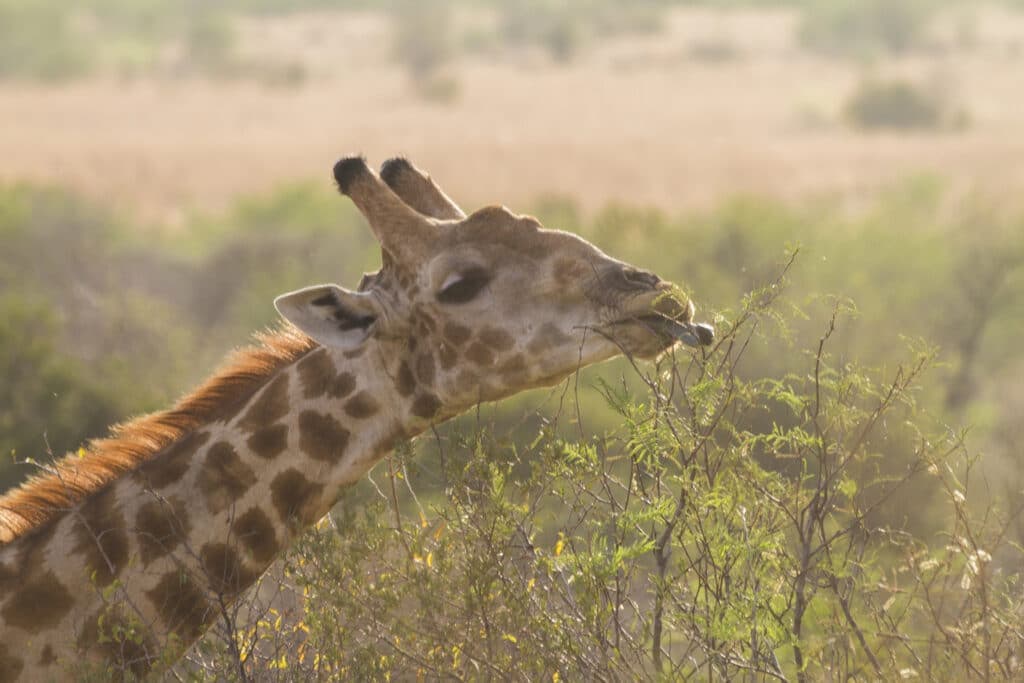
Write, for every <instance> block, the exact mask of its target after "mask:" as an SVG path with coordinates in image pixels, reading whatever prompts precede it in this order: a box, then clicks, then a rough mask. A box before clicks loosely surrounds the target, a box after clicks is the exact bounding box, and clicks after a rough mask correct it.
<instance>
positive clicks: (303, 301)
mask: <svg viewBox="0 0 1024 683" xmlns="http://www.w3.org/2000/svg"><path fill="white" fill-rule="evenodd" d="M274 307H275V308H276V309H277V312H278V313H280V314H281V316H282V317H283V318H285V319H286V320H287V321H288V322H290V323H291V324H292V325H295V327H297V328H299V329H300V330H302V331H303V332H305V333H306V334H308V335H309V336H310V337H312V338H313V339H314V340H316V341H318V342H320V343H321V344H323V345H324V346H331V347H335V348H340V349H344V350H351V349H354V348H356V347H358V346H360V345H362V343H363V342H364V341H365V340H366V338H367V337H369V336H370V334H371V332H372V331H373V327H374V325H376V324H377V320H378V318H380V310H379V308H378V304H377V301H376V299H374V298H373V295H372V294H368V293H366V292H353V291H350V290H347V289H343V288H341V287H339V286H338V285H316V286H315V287H306V288H305V289H300V290H297V291H294V292H289V293H288V294H282V295H281V296H279V297H277V298H276V299H274Z"/></svg>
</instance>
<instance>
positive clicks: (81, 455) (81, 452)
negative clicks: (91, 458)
mask: <svg viewBox="0 0 1024 683" xmlns="http://www.w3.org/2000/svg"><path fill="white" fill-rule="evenodd" d="M78 457H79V458H84V457H85V448H83V447H82V446H79V447H78Z"/></svg>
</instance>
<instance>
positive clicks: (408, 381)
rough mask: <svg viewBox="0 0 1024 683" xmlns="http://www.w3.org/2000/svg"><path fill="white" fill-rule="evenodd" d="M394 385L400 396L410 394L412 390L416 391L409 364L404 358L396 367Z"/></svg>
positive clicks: (414, 379)
mask: <svg viewBox="0 0 1024 683" xmlns="http://www.w3.org/2000/svg"><path fill="white" fill-rule="evenodd" d="M395 387H396V388H397V389H398V393H399V395H400V396H412V392H414V391H416V378H415V377H413V375H412V370H410V369H409V364H408V363H406V362H405V361H404V360H403V361H402V364H401V365H400V366H399V368H398V379H397V381H396V382H395Z"/></svg>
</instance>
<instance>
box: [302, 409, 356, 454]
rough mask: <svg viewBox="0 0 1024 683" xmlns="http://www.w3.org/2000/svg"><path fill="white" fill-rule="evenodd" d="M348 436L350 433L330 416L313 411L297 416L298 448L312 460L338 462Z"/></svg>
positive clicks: (343, 452) (305, 411)
mask: <svg viewBox="0 0 1024 683" xmlns="http://www.w3.org/2000/svg"><path fill="white" fill-rule="evenodd" d="M349 436H351V432H349V431H348V430H347V429H345V427H343V426H342V424H341V423H340V422H338V420H337V419H336V418H335V417H334V416H332V415H327V414H324V413H318V412H316V411H313V410H304V411H302V412H301V413H300V414H299V448H300V449H301V450H302V452H303V453H305V454H306V455H308V456H309V457H311V458H313V459H314V460H319V461H321V462H327V463H331V464H335V463H337V462H338V461H340V460H341V457H342V456H343V455H345V448H346V447H347V446H348V439H349Z"/></svg>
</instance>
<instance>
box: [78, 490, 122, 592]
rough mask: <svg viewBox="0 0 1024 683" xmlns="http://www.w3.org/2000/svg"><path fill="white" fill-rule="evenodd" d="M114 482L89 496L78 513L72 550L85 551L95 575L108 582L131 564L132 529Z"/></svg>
mask: <svg viewBox="0 0 1024 683" xmlns="http://www.w3.org/2000/svg"><path fill="white" fill-rule="evenodd" d="M117 501H118V497H117V487H116V486H114V485H113V484H110V485H107V486H105V487H104V488H102V489H100V490H99V491H97V492H96V493H94V494H93V495H92V496H90V497H89V498H87V499H86V500H85V502H84V503H82V505H81V507H80V508H79V510H78V514H76V515H75V517H74V524H73V526H72V535H73V536H74V539H75V544H74V546H72V548H71V552H73V553H76V554H79V555H82V556H83V557H84V559H85V565H86V568H87V570H88V571H89V572H90V575H91V576H94V577H95V580H96V583H97V584H98V585H100V586H107V585H109V584H110V582H111V581H113V580H114V579H115V578H117V577H118V576H119V575H120V574H121V571H122V570H123V569H124V568H125V566H126V565H127V564H128V531H127V529H126V528H125V521H124V515H122V514H121V511H120V507H119V505H118V502H117Z"/></svg>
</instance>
